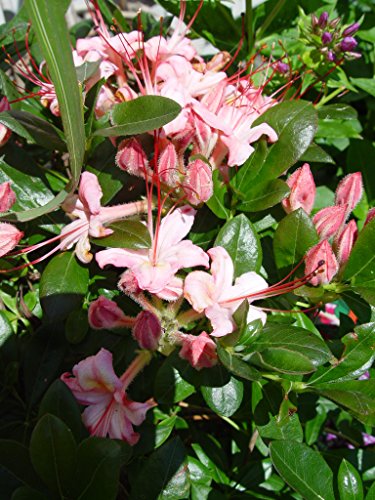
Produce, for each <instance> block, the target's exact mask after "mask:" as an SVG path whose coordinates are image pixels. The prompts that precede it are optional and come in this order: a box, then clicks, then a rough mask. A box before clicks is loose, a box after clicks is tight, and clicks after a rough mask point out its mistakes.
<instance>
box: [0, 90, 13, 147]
mask: <svg viewBox="0 0 375 500" xmlns="http://www.w3.org/2000/svg"><path fill="white" fill-rule="evenodd" d="M9 110H10V106H9V102H8V99H7V98H6V97H3V98H2V99H0V113H1V112H2V111H9ZM11 135H12V131H11V130H10V129H9V128H8V127H6V126H5V125H3V124H2V123H0V148H1V147H2V146H4V145H5V144H6V143H7V142H8V139H9V137H10V136H11Z"/></svg>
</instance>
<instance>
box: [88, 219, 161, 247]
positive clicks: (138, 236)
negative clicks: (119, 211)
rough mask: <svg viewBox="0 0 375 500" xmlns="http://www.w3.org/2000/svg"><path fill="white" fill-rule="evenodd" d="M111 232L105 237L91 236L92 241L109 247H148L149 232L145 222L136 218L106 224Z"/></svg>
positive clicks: (149, 243) (149, 245)
mask: <svg viewBox="0 0 375 500" xmlns="http://www.w3.org/2000/svg"><path fill="white" fill-rule="evenodd" d="M108 227H109V228H110V229H112V231H113V234H110V235H109V236H107V237H106V238H93V239H92V242H93V243H95V245H98V246H100V247H111V248H150V247H151V238H150V233H149V231H148V229H147V226H145V224H142V223H141V222H140V221H136V220H122V221H119V222H115V223H114V224H111V225H109V226H108Z"/></svg>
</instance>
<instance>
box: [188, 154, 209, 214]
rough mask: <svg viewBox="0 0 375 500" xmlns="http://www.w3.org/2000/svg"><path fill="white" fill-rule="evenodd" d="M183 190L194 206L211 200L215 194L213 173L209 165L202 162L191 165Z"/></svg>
mask: <svg viewBox="0 0 375 500" xmlns="http://www.w3.org/2000/svg"><path fill="white" fill-rule="evenodd" d="M183 188H184V191H185V193H186V198H187V199H188V201H189V202H190V203H191V204H192V205H199V204H200V203H203V202H204V201H207V200H209V199H210V198H211V196H212V193H213V184H212V171H211V169H210V167H209V165H207V163H205V162H204V161H202V160H194V161H192V162H191V163H189V164H188V167H187V174H186V177H185V180H184V185H183Z"/></svg>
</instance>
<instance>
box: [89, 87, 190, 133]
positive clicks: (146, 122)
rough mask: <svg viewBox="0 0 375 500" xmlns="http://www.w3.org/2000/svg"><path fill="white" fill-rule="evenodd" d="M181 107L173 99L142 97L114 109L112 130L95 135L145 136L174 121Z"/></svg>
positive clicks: (101, 130)
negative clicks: (144, 134) (145, 133)
mask: <svg viewBox="0 0 375 500" xmlns="http://www.w3.org/2000/svg"><path fill="white" fill-rule="evenodd" d="M180 111H181V107H180V106H179V104H177V103H176V102H175V101H173V100H172V99H169V98H168V97H160V96H151V95H148V96H141V97H137V98H136V99H133V100H131V101H126V102H122V103H120V104H117V105H116V106H114V107H113V110H112V114H111V117H112V123H113V126H112V127H110V128H103V129H100V130H97V131H96V132H95V134H94V135H102V136H105V137H112V136H123V135H133V134H143V133H144V132H149V131H150V130H155V129H157V128H160V127H162V126H163V125H166V124H167V123H169V122H170V121H172V120H174V119H175V118H176V116H177V115H178V114H179V112H180Z"/></svg>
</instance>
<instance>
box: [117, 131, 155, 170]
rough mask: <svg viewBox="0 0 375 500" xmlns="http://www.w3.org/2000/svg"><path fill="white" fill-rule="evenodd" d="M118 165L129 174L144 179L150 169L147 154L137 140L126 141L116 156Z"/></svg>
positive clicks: (121, 144) (122, 143)
mask: <svg viewBox="0 0 375 500" xmlns="http://www.w3.org/2000/svg"><path fill="white" fill-rule="evenodd" d="M116 164H117V166H118V167H119V168H121V170H125V172H129V174H132V175H137V176H139V177H144V176H145V174H146V170H147V167H148V161H147V156H146V153H145V152H144V150H143V148H142V146H141V144H140V143H139V141H137V139H134V138H133V139H124V140H123V141H121V142H120V144H119V147H118V152H117V154H116Z"/></svg>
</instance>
